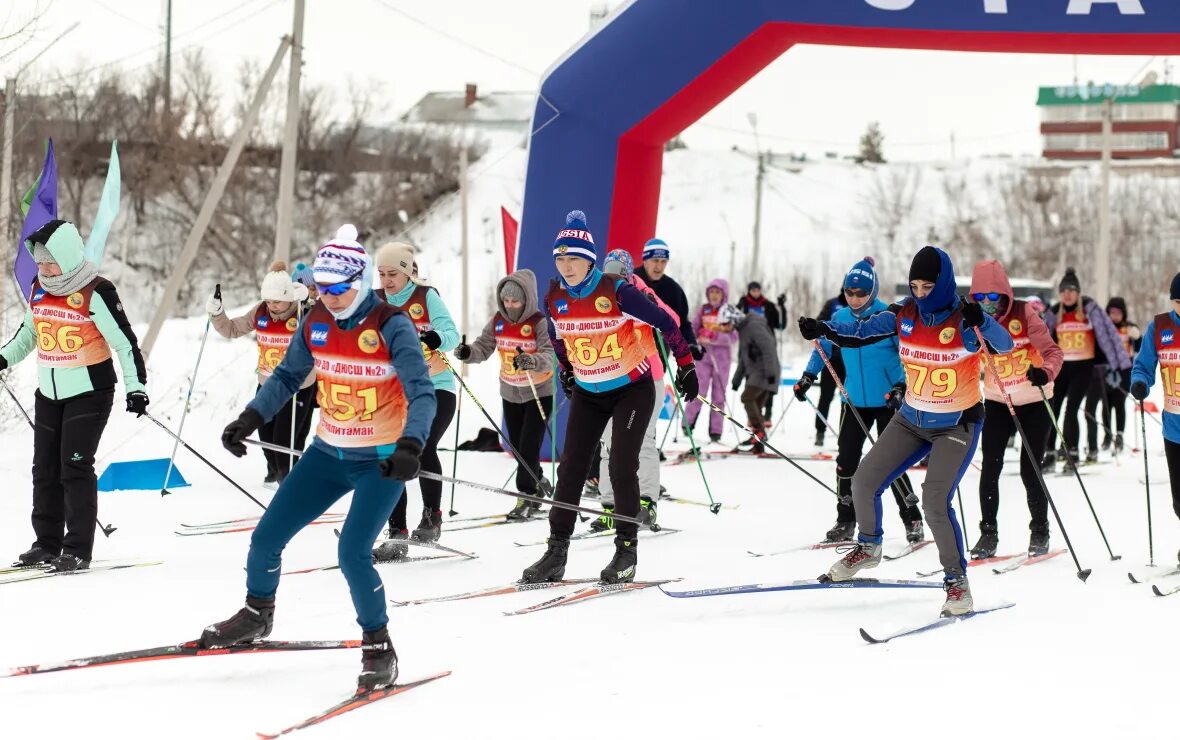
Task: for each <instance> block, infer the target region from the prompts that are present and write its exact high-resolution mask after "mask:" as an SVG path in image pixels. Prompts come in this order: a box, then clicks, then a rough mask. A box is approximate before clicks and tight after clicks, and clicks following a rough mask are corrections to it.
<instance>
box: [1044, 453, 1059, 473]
mask: <svg viewBox="0 0 1180 740" xmlns="http://www.w3.org/2000/svg"><path fill="white" fill-rule="evenodd" d="M1055 470H1057V453H1056V452H1053V451H1051V450H1050V451H1049V452H1046V453H1045V456H1044V457H1042V458H1041V472H1042V473H1052V472H1053V471H1055Z"/></svg>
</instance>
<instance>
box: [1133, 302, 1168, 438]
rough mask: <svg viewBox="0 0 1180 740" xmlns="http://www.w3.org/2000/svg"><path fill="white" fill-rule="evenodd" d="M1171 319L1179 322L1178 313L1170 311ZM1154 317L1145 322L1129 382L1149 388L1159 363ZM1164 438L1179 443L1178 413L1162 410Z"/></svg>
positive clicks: (1153, 382) (1152, 383) (1153, 381)
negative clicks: (1145, 325) (1141, 341)
mask: <svg viewBox="0 0 1180 740" xmlns="http://www.w3.org/2000/svg"><path fill="white" fill-rule="evenodd" d="M1170 313H1171V318H1172V321H1173V322H1175V323H1177V324H1180V314H1177V313H1176V312H1175V311H1171V312H1170ZM1155 335H1156V328H1155V319H1152V320H1151V321H1149V322H1147V329H1146V330H1145V331H1144V332H1143V344H1141V345H1140V346H1139V354H1138V355H1137V356H1136V357H1135V366H1134V367H1133V368H1132V369H1131V384H1132V385H1134V384H1135V383H1143V384H1144V385H1146V386H1147V388H1148V389H1149V390H1150V389H1151V387H1152V386H1153V385H1155V379H1156V365H1157V364H1158V363H1159V353H1158V352H1157V351H1156V348H1155ZM1163 416H1164V439H1166V440H1168V441H1169V442H1172V443H1175V444H1180V414H1172V413H1169V412H1168V411H1167V409H1166V408H1165V410H1164V414H1163Z"/></svg>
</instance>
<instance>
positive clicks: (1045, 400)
mask: <svg viewBox="0 0 1180 740" xmlns="http://www.w3.org/2000/svg"><path fill="white" fill-rule="evenodd" d="M1038 390H1040V392H1041V402H1042V403H1044V404H1045V408H1046V409H1049V417H1050V419H1051V420H1052V422H1053V427H1054V428H1055V429H1056V430H1057V436H1058V438H1059V439H1061V441H1062V443H1064V442H1065V436H1064V435H1063V434H1062V433H1061V427H1059V426H1058V425H1057V419H1056V418H1053V412H1052V407H1051V406H1050V405H1049V399H1048V397H1047V396H1045V389H1044V388H1038ZM1065 457H1066V463H1065V464H1066V465H1068V466H1069V467H1070V468H1072V469H1073V474H1074V476H1075V477H1076V478H1077V479H1078V485H1079V486H1081V488H1082V495H1083V496H1085V497H1086V504H1087V505H1088V506H1089V507H1090V513H1091V514H1093V515H1094V523H1095V524H1097V525H1098V533H1099V534H1100V535H1102V542H1103V543H1105V545H1106V551H1107V552H1108V553H1109V554H1110V559H1111V560H1121V559H1122V557H1123V556H1122V555H1115V554H1114V551H1113V550H1111V549H1110V542H1109V541H1107V539H1106V532H1104V531H1103V530H1102V522H1101V521H1099V519H1098V512H1097V511H1095V510H1094V503H1093V502H1092V501H1090V494H1089V492H1088V491H1086V484H1085V483H1084V482H1083V481H1082V474H1081V471H1079V470H1078V466H1077V463H1076V462H1074V461H1073V460H1072V459H1070V454H1069V450H1066V453H1065ZM1037 469H1038V470H1039V469H1040V466H1039V465H1038V466H1037Z"/></svg>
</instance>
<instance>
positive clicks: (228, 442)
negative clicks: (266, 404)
mask: <svg viewBox="0 0 1180 740" xmlns="http://www.w3.org/2000/svg"><path fill="white" fill-rule="evenodd" d="M261 426H262V414H260V413H258V412H257V411H255V410H254V409H252V408H250V407H249V406H247V407H246V410H245V411H243V412H242V413H241V414H239V415H238V418H236V419H234V420H233V421H231V422H230V423H229V424H227V425H226V427H225V431H224V432H222V433H221V446H222V447H224V448H225V449H227V450H229V451H230V454H232V455H233V456H234V457H242V456H243V455H245V454H246V445H244V444H242V440H243V439H245V438H246V437H249V436H250V435H251V434H253V433H254V432H255V431H257V430H258V428H259V427H261Z"/></svg>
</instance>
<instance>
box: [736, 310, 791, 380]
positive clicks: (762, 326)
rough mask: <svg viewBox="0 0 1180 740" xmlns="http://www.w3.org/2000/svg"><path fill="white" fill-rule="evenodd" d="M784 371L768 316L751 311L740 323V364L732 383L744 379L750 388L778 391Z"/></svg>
mask: <svg viewBox="0 0 1180 740" xmlns="http://www.w3.org/2000/svg"><path fill="white" fill-rule="evenodd" d="M781 373H782V367H781V366H780V365H779V361H778V348H777V347H776V346H775V343H774V333H773V332H771V330H770V326H769V325H768V324H767V323H766V317H764V316H763V315H762V314H759V313H751V314H748V315H747V316H746V320H745V321H743V322H742V323H741V325H740V326H738V364H737V370H735V371H734V373H733V383H734V384H735V385H737V384H740V383H741V382H742V381H743V380H745V382H746V387H747V388H757V389H758V390H763V391H770V392H771V393H778V387H779V379H780V377H781Z"/></svg>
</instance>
